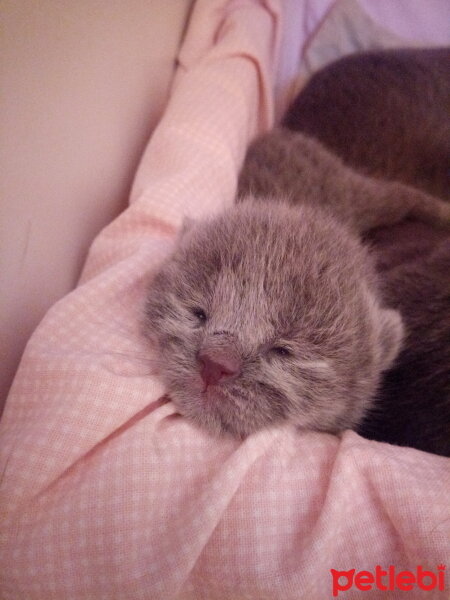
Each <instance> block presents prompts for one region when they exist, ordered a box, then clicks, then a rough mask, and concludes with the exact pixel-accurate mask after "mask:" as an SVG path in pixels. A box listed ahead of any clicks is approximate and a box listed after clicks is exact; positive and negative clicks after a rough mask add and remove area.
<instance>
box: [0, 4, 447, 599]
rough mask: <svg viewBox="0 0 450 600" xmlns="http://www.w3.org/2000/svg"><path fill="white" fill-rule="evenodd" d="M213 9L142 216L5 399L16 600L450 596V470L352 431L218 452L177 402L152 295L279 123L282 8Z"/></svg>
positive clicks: (174, 102) (96, 269)
mask: <svg viewBox="0 0 450 600" xmlns="http://www.w3.org/2000/svg"><path fill="white" fill-rule="evenodd" d="M196 11H197V12H196V14H194V15H193V17H192V26H191V30H190V33H189V35H188V38H187V40H186V42H185V45H184V47H183V50H182V52H181V56H180V62H181V67H180V69H179V71H178V75H177V79H176V85H175V86H174V90H173V94H172V97H171V101H170V103H169V106H168V108H167V112H166V114H165V117H164V118H163V120H162V122H161V124H160V126H159V128H158V129H157V130H156V131H155V133H154V135H153V137H152V139H151V142H150V144H149V146H148V149H147V151H146V153H145V155H144V158H143V161H142V164H141V166H140V169H139V172H138V174H137V176H136V181H135V184H134V188H133V193H132V201H131V205H130V208H129V209H128V210H127V211H126V212H125V213H124V214H123V215H122V216H121V217H120V218H118V219H117V220H116V221H115V222H113V223H112V224H111V225H110V226H109V227H107V228H106V229H105V230H104V231H103V232H102V233H101V234H100V235H99V236H98V238H97V240H96V241H95V243H94V245H93V247H92V249H91V251H90V255H89V258H88V261H87V264H86V267H85V271H84V274H83V277H82V281H81V283H80V285H79V287H78V288H77V289H76V290H75V291H74V292H73V293H72V294H70V295H69V296H68V297H66V298H65V299H63V300H62V301H61V302H59V303H58V304H56V305H55V306H54V307H53V308H52V310H51V311H50V312H49V313H48V315H47V316H46V318H45V319H44V320H43V322H42V323H41V325H40V327H39V328H38V330H37V331H36V332H35V334H34V335H33V337H32V339H31V341H30V342H29V344H28V347H27V349H26V352H25V355H24V357H23V360H22V363H21V367H20V369H19V372H18V375H17V377H16V380H15V383H14V385H13V389H12V392H11V395H10V397H9V400H8V403H7V408H6V412H5V414H4V418H3V420H2V422H1V441H2V445H1V451H2V455H1V466H0V472H1V473H2V486H1V507H2V508H1V509H2V519H1V537H0V543H1V572H2V580H1V584H0V586H1V593H2V596H1V597H2V598H4V599H7V600H12V599H14V600H25V599H27V600H28V599H29V600H66V599H67V600H69V599H73V600H103V599H104V600H113V599H117V600H119V599H120V600H125V599H127V600H128V599H133V600H134V599H151V600H159V599H161V600H170V599H172V598H173V599H175V598H176V599H189V600H199V599H202V598H204V599H206V598H207V599H217V600H218V599H225V598H230V599H243V598H245V599H254V600H263V599H269V598H270V599H283V600H288V599H293V600H294V599H295V600H298V599H300V598H305V599H308V600H309V599H312V600H315V599H317V600H319V599H325V598H332V597H339V598H344V599H345V598H356V597H358V598H359V597H363V598H366V597H367V598H383V599H384V598H386V599H387V598H399V597H400V598H422V597H423V598H429V599H431V598H446V597H448V582H447V581H446V572H445V569H443V568H442V565H445V562H446V561H447V562H448V558H449V540H450V518H449V517H450V511H449V497H450V490H449V478H450V468H449V467H450V465H449V461H448V460H447V459H445V458H441V457H437V456H432V455H428V454H425V453H422V452H419V451H416V450H411V449H404V448H397V447H393V446H388V445H386V444H379V443H374V442H369V441H367V440H364V439H362V438H360V437H359V436H357V435H356V434H355V433H352V432H347V433H345V434H344V435H343V436H342V438H341V439H338V438H337V437H334V436H331V435H326V434H318V433H307V434H304V433H303V434H299V433H298V432H296V431H294V430H293V429H291V428H289V427H283V428H276V429H272V430H268V431H263V432H261V433H259V434H256V435H254V436H251V437H249V438H248V439H247V440H245V441H244V442H243V443H239V442H236V441H233V440H229V439H213V438H211V437H209V436H208V435H207V434H204V433H202V432H200V431H198V430H197V429H195V428H194V427H193V426H192V425H190V424H189V423H188V422H186V421H185V419H183V418H182V417H180V416H179V415H177V414H176V413H175V410H174V407H173V406H172V404H171V403H170V402H168V401H167V399H164V398H163V394H164V390H163V389H162V387H161V385H160V383H158V380H157V378H156V377H155V376H154V374H153V371H152V360H151V353H152V352H153V349H151V348H148V347H147V345H146V343H145V341H144V340H143V339H142V336H141V334H140V318H141V317H140V315H141V310H142V302H143V298H144V294H145V287H146V285H148V283H149V282H151V276H152V273H154V271H155V269H157V267H158V265H159V264H160V261H161V260H162V259H163V257H164V256H166V254H167V252H169V251H170V249H171V248H172V245H173V240H174V236H175V232H176V229H177V227H178V226H179V224H180V222H181V219H182V217H183V216H184V215H189V216H191V217H201V216H202V215H206V214H210V213H212V212H215V211H219V210H221V209H222V208H223V207H224V206H226V205H228V204H230V203H231V202H232V200H233V194H234V191H235V188H236V174H237V171H238V169H239V166H240V164H241V161H242V159H243V156H244V153H245V148H246V144H247V143H248V141H249V139H250V138H251V137H252V136H253V135H255V134H256V133H257V132H258V131H261V130H263V129H264V128H267V127H269V126H270V124H271V119H272V99H271V87H270V86H271V77H272V69H273V65H274V58H275V55H276V42H277V31H278V22H279V6H278V2H277V1H276V0H265V1H262V0H261V1H258V0H253V1H252V0H241V1H226V0H202V1H200V2H197V4H196ZM343 571H345V573H339V572H343ZM361 571H363V573H361ZM401 571H403V573H401ZM447 579H448V575H447ZM402 586H403V587H402ZM445 586H447V587H446V590H447V591H444V588H445ZM381 590H383V591H381ZM404 590H409V591H407V592H406V594H405V592H404ZM361 595H362V596H361Z"/></svg>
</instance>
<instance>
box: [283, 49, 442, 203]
mask: <svg viewBox="0 0 450 600" xmlns="http://www.w3.org/2000/svg"><path fill="white" fill-rule="evenodd" d="M449 115H450V48H433V49H400V50H383V51H374V52H366V53H361V54H355V55H350V56H347V57H344V58H342V59H340V60H338V61H336V62H334V63H332V64H331V65H329V66H328V67H326V68H324V69H322V70H321V71H319V72H318V73H316V74H315V75H314V76H313V77H312V78H311V79H310V81H309V82H308V84H307V85H306V86H305V88H304V89H303V90H302V92H301V94H300V95H299V96H298V97H297V98H296V100H295V101H294V103H293V104H292V106H291V107H290V109H289V110H288V112H287V114H286V116H285V119H284V122H283V124H284V125H285V126H286V127H288V128H289V129H293V130H299V131H303V132H304V133H307V134H309V135H312V136H313V137H315V138H317V139H319V140H320V141H321V142H322V143H324V144H325V145H326V146H327V147H328V148H330V149H331V150H333V151H334V152H336V154H338V155H339V156H340V157H341V158H343V160H344V161H345V162H346V163H347V164H349V165H350V166H353V167H355V168H357V169H359V170H362V171H364V172H366V173H369V174H371V175H376V176H380V177H385V178H388V179H395V180H398V181H403V182H404V183H408V184H410V185H415V186H417V187H420V188H422V189H424V190H426V191H428V192H430V193H432V194H435V195H437V196H440V197H447V198H450V119H449ZM361 132H364V133H365V135H361Z"/></svg>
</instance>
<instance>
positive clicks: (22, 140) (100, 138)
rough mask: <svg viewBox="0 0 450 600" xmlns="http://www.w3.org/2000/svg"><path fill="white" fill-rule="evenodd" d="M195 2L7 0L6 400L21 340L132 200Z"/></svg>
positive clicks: (0, 343)
mask: <svg viewBox="0 0 450 600" xmlns="http://www.w3.org/2000/svg"><path fill="white" fill-rule="evenodd" d="M191 4H192V2H191V0H169V1H168V0H126V2H125V1H123V0H77V1H74V0H39V1H37V0H2V3H1V20H2V40H1V47H0V68H1V88H2V94H1V107H0V130H1V145H0V170H1V171H0V172H1V192H0V193H1V196H0V351H1V358H0V407H1V404H2V399H4V398H5V396H6V392H7V389H8V388H9V385H10V382H11V380H12V377H13V374H14V372H15V370H16V367H17V364H18V360H19V358H20V355H21V353H22V350H23V347H24V345H25V343H26V341H27V339H28V337H29V336H30V333H31V332H32V330H33V329H34V328H35V326H36V325H37V323H38V322H39V320H40V319H41V318H42V316H43V315H44V313H45V311H46V310H47V308H48V307H49V306H50V305H51V304H53V303H54V302H55V301H56V300H57V299H59V298H60V297H61V296H63V295H64V294H65V293H67V292H68V291H69V290H71V289H72V288H73V286H74V284H75V282H76V280H77V277H78V275H79V272H80V268H81V265H82V263H83V260H84V258H85V255H86V250H87V247H88V246H89V244H90V242H91V241H92V239H93V237H94V236H95V234H96V233H97V232H98V231H99V230H100V229H101V228H102V227H103V226H104V225H106V224H107V223H108V222H109V221H110V220H111V219H112V218H113V217H114V216H115V215H117V213H118V212H119V211H120V210H121V209H123V207H124V206H125V205H126V201H127V195H128V192H129V188H130V184H131V181H132V177H133V172H134V170H135V168H136V165H137V163H138V161H139V157H140V154H141V152H142V150H143V148H144V145H145V142H146V141H147V139H148V136H149V134H150V132H151V131H152V128H153V127H154V125H155V123H156V121H157V119H158V117H159V116H160V114H161V111H162V108H163V106H164V104H165V102H166V99H167V92H168V86H169V83H170V80H171V76H172V74H173V69H174V60H175V56H176V52H177V49H178V47H179V44H180V41H181V38H182V34H183V31H184V27H185V24H186V20H187V17H188V13H189V9H190V6H191Z"/></svg>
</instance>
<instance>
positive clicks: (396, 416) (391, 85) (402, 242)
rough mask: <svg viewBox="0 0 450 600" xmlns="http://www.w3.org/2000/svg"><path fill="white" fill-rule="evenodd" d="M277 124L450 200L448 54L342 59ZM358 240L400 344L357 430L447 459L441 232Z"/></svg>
mask: <svg viewBox="0 0 450 600" xmlns="http://www.w3.org/2000/svg"><path fill="white" fill-rule="evenodd" d="M284 124H285V126H287V127H289V128H291V129H295V130H299V131H303V132H305V133H307V134H308V135H313V136H314V137H315V138H317V139H319V140H320V141H321V142H322V143H324V144H325V145H326V146H327V147H328V148H330V149H331V150H333V151H334V152H336V153H338V154H339V155H340V156H341V157H342V158H343V159H344V161H345V162H346V163H347V164H348V165H351V166H352V167H355V168H356V169H358V170H359V171H361V172H364V173H369V174H371V175H375V176H377V177H383V178H386V179H390V180H397V181H403V182H405V183H408V184H411V185H414V186H416V187H417V188H420V189H422V190H425V191H427V192H429V193H432V194H435V195H436V196H440V197H441V198H443V199H446V200H447V201H448V200H450V48H435V49H424V50H409V49H405V50H393V51H385V52H370V53H366V54H362V55H354V56H350V57H347V58H344V59H342V60H340V61H338V62H336V63H334V64H333V65H330V66H329V67H328V68H325V69H323V70H322V71H320V72H319V73H317V74H316V75H315V76H314V77H313V78H312V79H311V80H310V82H309V84H308V85H307V86H306V88H305V89H304V90H303V91H302V93H301V94H300V95H299V97H298V98H297V99H296V101H295V102H294V103H293V105H292V106H291V108H290V110H289V111H288V113H287V115H286V117H285V120H284ZM394 199H395V197H393V199H392V200H394ZM366 239H367V241H368V242H369V243H370V246H371V248H372V250H373V251H375V257H376V259H377V268H378V271H379V273H380V275H381V278H382V283H383V296H384V298H385V300H386V302H387V303H388V305H389V306H392V307H394V308H396V309H399V310H400V312H401V314H402V316H403V320H404V322H405V326H406V331H407V336H406V339H405V342H404V347H403V351H402V353H401V354H400V356H399V358H398V360H397V361H396V363H395V368H394V369H392V370H390V371H389V372H388V373H387V375H386V376H385V377H384V379H383V383H382V386H381V389H380V391H379V393H378V395H377V401H376V403H375V404H374V409H373V410H372V411H370V412H369V413H368V415H367V418H366V419H365V420H364V422H363V423H362V424H361V425H360V427H359V428H358V431H359V432H360V433H362V434H363V435H366V436H368V437H371V438H375V439H378V440H382V441H388V442H393V443H399V444H403V445H410V446H415V447H418V448H421V449H423V450H428V451H432V452H436V453H439V454H444V455H447V456H449V455H450V237H449V234H448V232H445V231H442V230H437V229H436V228H433V227H431V226H429V225H425V224H423V223H419V222H402V223H399V224H397V225H395V226H390V227H383V228H378V229H376V230H373V231H371V232H370V234H369V235H367V237H366Z"/></svg>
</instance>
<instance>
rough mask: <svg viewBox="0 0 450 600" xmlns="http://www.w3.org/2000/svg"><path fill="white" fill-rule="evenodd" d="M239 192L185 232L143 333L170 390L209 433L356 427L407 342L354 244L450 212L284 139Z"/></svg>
mask: <svg viewBox="0 0 450 600" xmlns="http://www.w3.org/2000/svg"><path fill="white" fill-rule="evenodd" d="M240 192H241V193H242V194H244V195H245V199H243V200H242V201H241V203H240V204H239V205H238V206H236V207H234V208H232V209H230V210H229V211H227V212H225V213H224V214H223V215H221V216H219V217H216V218H214V219H211V220H209V221H207V222H204V223H195V224H191V225H190V226H189V227H187V228H186V230H185V231H184V232H183V234H182V236H181V237H180V240H179V243H178V246H177V248H176V249H175V252H174V254H173V255H172V256H171V257H170V258H169V259H168V261H167V262H166V263H165V265H163V268H162V270H161V272H160V273H159V274H158V275H157V276H156V278H155V279H154V281H153V282H152V288H151V290H150V292H149V297H148V301H147V312H146V315H147V321H146V325H147V327H146V331H147V334H148V335H149V336H150V337H151V338H152V339H154V340H155V342H156V343H157V344H158V345H159V348H160V353H161V358H162V361H161V374H162V377H163V379H164V381H165V383H166V385H167V388H168V391H169V393H170V395H171V397H172V399H173V401H174V402H175V404H176V405H177V407H178V408H179V410H180V412H181V413H182V414H184V415H186V416H187V417H189V418H190V419H192V420H193V421H195V422H196V423H198V424H199V425H201V426H203V427H206V428H208V429H209V430H210V431H214V432H228V433H231V434H233V435H237V436H243V435H247V434H248V433H251V432H253V431H256V430H257V429H260V428H261V427H264V426H267V425H270V424H273V423H278V422H283V421H289V422H292V423H294V424H296V425H297V426H299V427H300V428H312V429H316V430H321V431H330V432H337V431H340V430H342V429H345V428H348V427H352V428H357V427H358V425H359V424H360V423H361V422H362V421H363V419H364V415H365V414H366V413H367V411H368V410H369V409H370V407H371V406H372V405H373V400H374V398H375V395H376V392H377V388H378V385H379V381H380V377H381V375H382V373H383V372H384V371H385V370H386V369H388V368H389V367H390V366H391V365H392V362H393V361H394V359H395V357H396V356H397V354H398V351H399V348H400V345H401V340H402V336H403V326H402V322H401V318H400V316H399V314H398V312H397V311H395V310H392V309H389V308H388V307H386V306H385V305H384V300H383V297H382V293H381V291H380V287H379V282H378V280H377V277H376V274H375V269H374V265H373V260H372V258H371V255H370V253H369V252H368V250H367V249H366V248H365V246H364V245H363V244H362V242H361V241H360V239H359V235H358V234H359V233H361V232H365V231H368V230H369V229H371V228H372V227H374V226H377V225H383V224H385V223H389V224H391V223H396V222H398V221H400V220H402V219H403V218H404V217H405V216H408V215H410V216H415V217H417V218H419V219H421V220H424V221H426V222H431V223H443V222H449V219H450V207H448V206H446V205H444V204H443V203H442V202H440V201H439V200H437V199H435V198H433V197H431V196H427V195H426V194H424V193H422V192H420V191H417V190H414V189H412V188H410V187H408V186H406V185H403V184H399V183H396V182H395V183H389V182H381V181H377V180H375V179H371V178H369V177H365V176H363V175H360V174H357V173H355V172H354V171H352V170H351V169H349V168H347V167H346V166H345V165H344V164H343V163H342V162H341V161H340V159H338V158H337V157H336V156H333V155H332V154H331V153H329V152H328V151H327V150H326V149H325V148H324V147H323V146H322V145H321V144H319V143H318V142H316V141H314V140H312V139H308V138H307V137H304V136H303V135H302V134H299V133H291V132H289V131H274V132H273V133H271V134H269V135H267V136H264V137H263V138H261V139H260V140H259V141H257V142H256V143H255V144H254V145H253V146H252V148H251V149H250V151H249V153H248V156H247V160H246V163H245V165H244V169H243V172H242V175H241V178H240ZM249 196H250V197H249ZM391 200H392V201H391ZM289 205H294V206H289Z"/></svg>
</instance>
